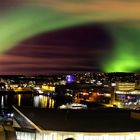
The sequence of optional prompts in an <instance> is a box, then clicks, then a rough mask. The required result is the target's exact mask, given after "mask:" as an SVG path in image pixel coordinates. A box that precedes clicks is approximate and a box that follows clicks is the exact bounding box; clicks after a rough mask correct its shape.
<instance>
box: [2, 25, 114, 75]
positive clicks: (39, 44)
mask: <svg viewBox="0 0 140 140" xmlns="http://www.w3.org/2000/svg"><path fill="white" fill-rule="evenodd" d="M112 45H113V40H112V38H111V35H110V34H109V32H108V30H107V29H106V27H105V26H103V25H101V24H97V25H86V26H79V27H71V28H66V29H62V30H57V31H53V32H49V33H44V34H41V35H38V36H35V37H33V38H30V39H28V40H26V41H24V42H22V43H20V44H19V45H18V46H16V47H15V48H14V49H12V50H10V51H9V52H8V53H7V55H8V56H9V59H7V58H6V57H5V59H4V61H1V62H0V65H1V66H3V67H7V70H6V71H7V72H9V73H10V71H14V72H15V73H21V74H31V73H33V74H41V73H42V74H45V73H46V74H47V73H51V72H52V73H54V72H57V73H61V72H63V73H64V72H76V71H77V72H78V71H99V70H101V68H100V63H101V61H102V59H103V58H104V56H105V55H107V54H109V52H110V51H111V50H112Z"/></svg>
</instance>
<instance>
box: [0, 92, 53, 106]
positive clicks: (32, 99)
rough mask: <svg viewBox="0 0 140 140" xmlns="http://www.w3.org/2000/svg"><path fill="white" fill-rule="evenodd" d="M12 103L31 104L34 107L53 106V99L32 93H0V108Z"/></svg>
mask: <svg viewBox="0 0 140 140" xmlns="http://www.w3.org/2000/svg"><path fill="white" fill-rule="evenodd" d="M12 105H15V106H32V107H35V108H54V105H55V100H54V99H52V98H51V97H49V96H45V95H34V94H14V95H0V106H1V108H4V107H7V106H12Z"/></svg>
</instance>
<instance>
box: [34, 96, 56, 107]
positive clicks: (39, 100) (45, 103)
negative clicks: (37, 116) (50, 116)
mask: <svg viewBox="0 0 140 140" xmlns="http://www.w3.org/2000/svg"><path fill="white" fill-rule="evenodd" d="M33 99H34V101H33V106H34V107H40V108H54V99H51V98H50V97H49V96H44V95H37V96H34V97H33Z"/></svg>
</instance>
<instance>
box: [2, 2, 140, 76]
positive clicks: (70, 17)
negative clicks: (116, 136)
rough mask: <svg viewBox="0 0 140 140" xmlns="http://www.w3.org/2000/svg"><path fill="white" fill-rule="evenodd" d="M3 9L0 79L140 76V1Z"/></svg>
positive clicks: (36, 4)
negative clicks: (85, 74)
mask: <svg viewBox="0 0 140 140" xmlns="http://www.w3.org/2000/svg"><path fill="white" fill-rule="evenodd" d="M0 7H1V8H0V9H1V10H0V32H1V34H0V74H8V75H9V74H25V75H26V74H27V75H38V74H43V75H44V74H51V73H53V74H56V73H70V72H82V71H91V72H99V71H102V72H139V71H140V63H139V61H140V57H139V51H140V47H139V44H140V16H139V15H140V9H139V7H140V2H139V0H133V1H129V0H121V1H120V0H98V1H95V0H86V1H79V0H77V1H72V0H67V1H66V0H53V1H51V0H46V1H45V0H36V2H32V1H31V0H23V1H22V2H19V1H16V0H9V1H8V0H3V2H2V1H0Z"/></svg>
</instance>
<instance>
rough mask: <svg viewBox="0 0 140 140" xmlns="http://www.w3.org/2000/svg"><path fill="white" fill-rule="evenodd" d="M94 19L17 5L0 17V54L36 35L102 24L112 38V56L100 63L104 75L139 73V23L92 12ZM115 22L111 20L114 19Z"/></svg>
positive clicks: (48, 9) (37, 7) (49, 9)
mask: <svg viewBox="0 0 140 140" xmlns="http://www.w3.org/2000/svg"><path fill="white" fill-rule="evenodd" d="M92 14H93V16H89V17H90V18H87V17H86V16H83V17H81V16H79V15H76V14H68V13H65V12H62V11H57V10H56V11H55V10H54V9H51V8H46V7H44V8H42V7H40V6H27V5H26V6H25V5H24V6H19V7H18V6H17V7H16V8H14V9H11V10H9V11H7V12H6V13H5V14H4V15H0V32H1V34H0V53H1V54H2V53H6V52H7V51H8V50H10V49H12V48H13V47H14V46H16V45H17V44H18V43H20V42H22V41H24V40H26V39H28V38H31V37H33V36H35V35H37V34H40V33H44V32H48V31H52V30H56V29H61V28H66V27H70V26H79V25H82V24H89V23H93V24H94V23H96V22H101V23H102V22H103V23H104V22H105V27H106V28H107V29H108V31H109V32H110V34H111V35H112V37H113V39H114V48H113V52H112V54H109V55H108V56H106V58H105V60H104V61H102V63H101V69H102V70H103V71H104V72H134V71H139V70H140V63H139V62H140V57H139V51H140V47H139V45H140V39H139V37H140V24H139V22H138V23H136V24H135V23H130V24H127V22H112V21H111V18H110V17H108V16H104V13H102V15H101V14H100V17H99V18H98V17H97V15H98V14H97V15H95V14H94V13H92ZM113 20H114V19H113Z"/></svg>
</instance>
